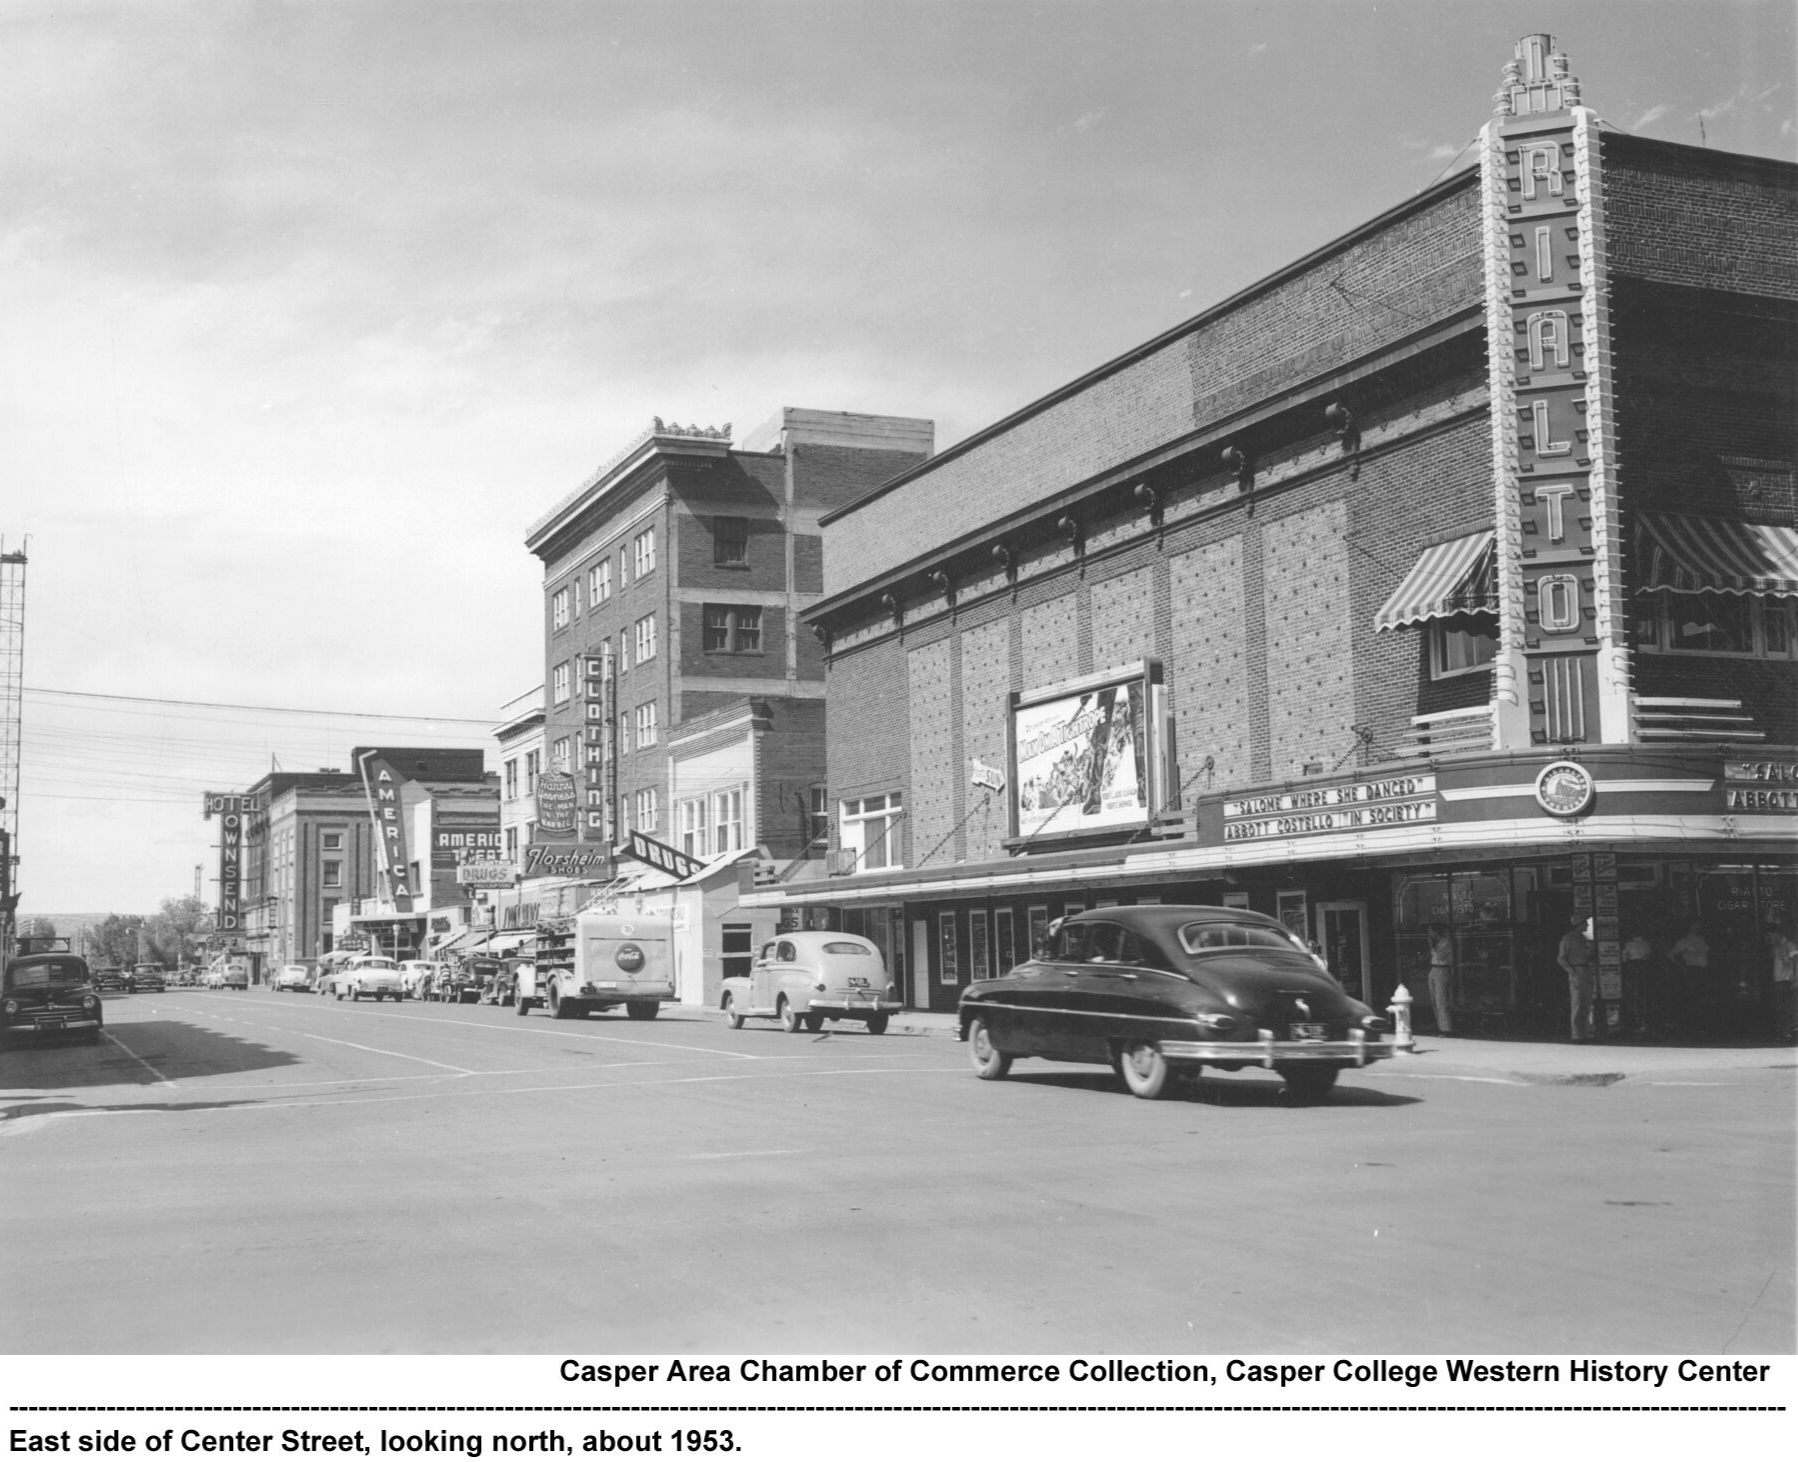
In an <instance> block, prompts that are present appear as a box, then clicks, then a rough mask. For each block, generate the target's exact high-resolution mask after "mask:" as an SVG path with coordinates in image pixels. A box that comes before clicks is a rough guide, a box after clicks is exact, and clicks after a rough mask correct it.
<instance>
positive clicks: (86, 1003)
mask: <svg viewBox="0 0 1798 1462" xmlns="http://www.w3.org/2000/svg"><path fill="white" fill-rule="evenodd" d="M99 1004H100V1001H99V999H98V997H97V996H93V995H83V996H82V997H81V1008H82V1009H83V1010H93V1009H95V1008H97V1007H98V1006H99Z"/></svg>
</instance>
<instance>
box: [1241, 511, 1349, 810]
mask: <svg viewBox="0 0 1798 1462" xmlns="http://www.w3.org/2000/svg"><path fill="white" fill-rule="evenodd" d="M1347 528H1348V505H1347V504H1346V503H1344V502H1340V501H1338V502H1332V503H1326V504H1324V505H1322V506H1320V507H1316V508H1311V509H1309V510H1307V511H1304V512H1299V513H1290V514H1288V515H1286V516H1285V517H1281V518H1271V519H1269V520H1268V521H1267V522H1266V523H1264V524H1263V525H1262V530H1261V531H1262V543H1263V549H1262V551H1263V554H1264V559H1263V564H1264V579H1265V587H1264V588H1263V591H1262V605H1263V610H1262V612H1263V614H1264V616H1265V620H1264V622H1265V624H1266V626H1267V687H1268V761H1269V765H1270V767H1271V771H1272V775H1273V776H1274V777H1275V778H1281V777H1290V776H1297V775H1299V774H1300V772H1301V771H1302V769H1303V767H1304V764H1305V763H1306V762H1307V761H1321V763H1322V764H1323V766H1324V768H1325V769H1329V768H1332V767H1334V766H1335V765H1336V762H1337V759H1338V758H1339V757H1341V756H1342V755H1343V754H1344V753H1346V752H1347V751H1349V749H1350V748H1351V746H1352V745H1353V742H1352V740H1351V732H1350V731H1349V727H1350V725H1351V724H1352V723H1353V721H1354V706H1355V675H1354V651H1353V639H1354V636H1353V632H1352V628H1351V626H1350V624H1349V620H1348V616H1346V615H1345V614H1344V613H1343V612H1342V611H1343V606H1344V605H1345V604H1346V603H1347V602H1348V597H1349V596H1348V562H1347V554H1348V549H1347V547H1346V545H1345V544H1344V542H1343V534H1344V532H1345V531H1346V530H1347Z"/></svg>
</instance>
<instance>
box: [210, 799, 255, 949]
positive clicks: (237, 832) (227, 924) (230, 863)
mask: <svg viewBox="0 0 1798 1462" xmlns="http://www.w3.org/2000/svg"><path fill="white" fill-rule="evenodd" d="M203 805H204V807H205V813H206V816H207V817H214V816H216V817H217V818H218V820H219V907H218V928H219V931H220V932H221V933H230V934H234V933H236V932H237V931H238V930H239V929H241V928H243V843H244V824H245V822H246V821H247V820H248V818H249V816H250V814H251V813H253V812H255V811H256V799H255V798H254V797H251V796H249V795H248V794H247V793H243V792H208V793H206V798H205V802H204V804H203Z"/></svg>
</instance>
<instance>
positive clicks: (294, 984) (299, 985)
mask: <svg viewBox="0 0 1798 1462" xmlns="http://www.w3.org/2000/svg"><path fill="white" fill-rule="evenodd" d="M272 986H273V988H274V989H275V990H277V991H279V990H298V991H299V992H300V993H301V994H304V993H305V992H306V991H308V990H310V989H311V988H312V971H311V970H309V969H307V968H306V966H305V965H282V966H281V969H280V972H279V973H278V974H276V976H275V978H274V980H273V982H272Z"/></svg>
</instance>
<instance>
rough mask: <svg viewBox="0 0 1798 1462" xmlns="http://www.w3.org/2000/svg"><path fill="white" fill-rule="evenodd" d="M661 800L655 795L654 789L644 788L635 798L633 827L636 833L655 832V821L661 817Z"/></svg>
mask: <svg viewBox="0 0 1798 1462" xmlns="http://www.w3.org/2000/svg"><path fill="white" fill-rule="evenodd" d="M660 802H661V799H660V798H659V797H658V796H657V795H656V789H655V788H654V787H645V788H644V789H643V790H642V791H641V792H639V793H637V797H636V803H637V806H636V821H635V824H634V826H635V827H636V829H637V831H638V832H643V833H652V832H655V831H656V821H657V819H658V818H659V817H660V815H661V811H660Z"/></svg>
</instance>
